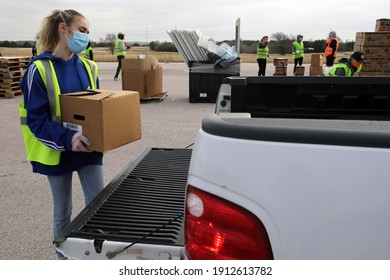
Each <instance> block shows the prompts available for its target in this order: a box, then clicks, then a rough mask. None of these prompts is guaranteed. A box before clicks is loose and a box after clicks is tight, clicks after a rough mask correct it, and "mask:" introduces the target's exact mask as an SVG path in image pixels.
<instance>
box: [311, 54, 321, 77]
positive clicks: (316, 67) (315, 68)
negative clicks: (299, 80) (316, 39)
mask: <svg viewBox="0 0 390 280" xmlns="http://www.w3.org/2000/svg"><path fill="white" fill-rule="evenodd" d="M323 60H324V57H323V56H322V55H321V54H312V55H311V61H310V71H309V75H310V76H322V64H323Z"/></svg>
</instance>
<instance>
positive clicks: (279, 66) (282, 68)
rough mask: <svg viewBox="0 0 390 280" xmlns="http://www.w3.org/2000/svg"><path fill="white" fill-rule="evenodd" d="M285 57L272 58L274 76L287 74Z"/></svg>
mask: <svg viewBox="0 0 390 280" xmlns="http://www.w3.org/2000/svg"><path fill="white" fill-rule="evenodd" d="M287 64H288V59H287V58H274V66H275V73H274V76H287Z"/></svg>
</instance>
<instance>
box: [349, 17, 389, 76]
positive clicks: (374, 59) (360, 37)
mask: <svg viewBox="0 0 390 280" xmlns="http://www.w3.org/2000/svg"><path fill="white" fill-rule="evenodd" d="M375 31H376V32H357V33H356V40H355V47H354V50H355V51H362V52H363V53H364V54H365V56H366V62H365V63H364V64H363V68H362V71H361V72H360V73H359V76H390V19H378V20H377V22H376V26H375Z"/></svg>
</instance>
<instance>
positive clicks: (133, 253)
mask: <svg viewBox="0 0 390 280" xmlns="http://www.w3.org/2000/svg"><path fill="white" fill-rule="evenodd" d="M130 245H131V243H125V242H115V241H107V240H105V241H104V242H103V243H102V244H99V246H96V241H95V240H91V239H81V238H72V237H70V238H67V239H66V241H64V242H62V243H59V244H57V245H56V247H57V250H58V251H60V252H61V253H62V254H63V255H64V256H67V257H68V258H70V259H77V260H109V259H115V260H181V259H185V258H186V257H185V255H184V246H164V245H156V244H142V243H140V244H134V245H133V246H131V247H129V248H127V247H128V246H130ZM125 248H127V249H125Z"/></svg>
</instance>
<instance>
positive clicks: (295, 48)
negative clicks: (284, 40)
mask: <svg viewBox="0 0 390 280" xmlns="http://www.w3.org/2000/svg"><path fill="white" fill-rule="evenodd" d="M305 50H313V48H306V49H305V47H304V45H303V36H302V35H301V34H298V36H297V40H296V41H294V42H293V43H292V55H293V59H294V70H293V72H294V74H295V71H296V69H297V65H298V64H299V66H302V63H303V58H304V56H305Z"/></svg>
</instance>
